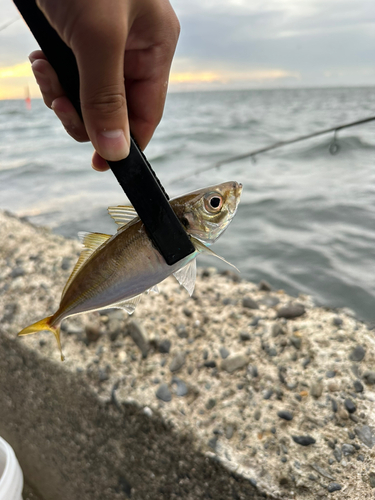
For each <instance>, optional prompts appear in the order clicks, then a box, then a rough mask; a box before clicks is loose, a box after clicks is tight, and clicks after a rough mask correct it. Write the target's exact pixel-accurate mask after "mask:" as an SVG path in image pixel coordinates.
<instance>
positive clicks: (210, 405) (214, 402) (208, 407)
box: [206, 398, 216, 410]
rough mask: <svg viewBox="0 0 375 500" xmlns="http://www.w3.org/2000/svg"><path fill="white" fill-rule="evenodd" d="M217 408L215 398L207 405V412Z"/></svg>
mask: <svg viewBox="0 0 375 500" xmlns="http://www.w3.org/2000/svg"><path fill="white" fill-rule="evenodd" d="M214 406H216V399H215V398H210V399H209V400H208V401H207V403H206V409H207V410H212V408H213V407H214Z"/></svg>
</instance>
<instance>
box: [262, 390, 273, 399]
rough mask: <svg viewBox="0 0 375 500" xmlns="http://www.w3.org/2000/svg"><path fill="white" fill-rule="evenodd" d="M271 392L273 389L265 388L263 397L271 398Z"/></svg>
mask: <svg viewBox="0 0 375 500" xmlns="http://www.w3.org/2000/svg"><path fill="white" fill-rule="evenodd" d="M272 394H273V389H267V390H266V391H264V393H263V399H271V396H272Z"/></svg>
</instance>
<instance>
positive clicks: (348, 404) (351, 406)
mask: <svg viewBox="0 0 375 500" xmlns="http://www.w3.org/2000/svg"><path fill="white" fill-rule="evenodd" d="M344 405H345V408H346V409H347V411H348V412H349V413H354V412H355V411H356V410H357V407H356V405H355V403H353V401H352V400H351V399H349V398H348V399H345V401H344Z"/></svg>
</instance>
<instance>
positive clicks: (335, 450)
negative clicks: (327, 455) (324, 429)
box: [333, 446, 342, 463]
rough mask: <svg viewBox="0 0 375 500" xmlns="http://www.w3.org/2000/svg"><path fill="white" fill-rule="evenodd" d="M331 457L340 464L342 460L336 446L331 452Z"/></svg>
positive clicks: (339, 450) (340, 452)
mask: <svg viewBox="0 0 375 500" xmlns="http://www.w3.org/2000/svg"><path fill="white" fill-rule="evenodd" d="M333 455H334V457H335V459H336V460H337V461H338V462H339V463H340V462H341V459H342V451H341V449H340V448H339V447H338V446H337V447H336V448H335V449H334V450H333Z"/></svg>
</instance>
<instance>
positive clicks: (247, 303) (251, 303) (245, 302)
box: [242, 297, 259, 309]
mask: <svg viewBox="0 0 375 500" xmlns="http://www.w3.org/2000/svg"><path fill="white" fill-rule="evenodd" d="M242 307H246V308H248V309H259V306H258V304H257V303H256V302H255V300H253V299H251V298H250V297H244V298H243V299H242Z"/></svg>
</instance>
